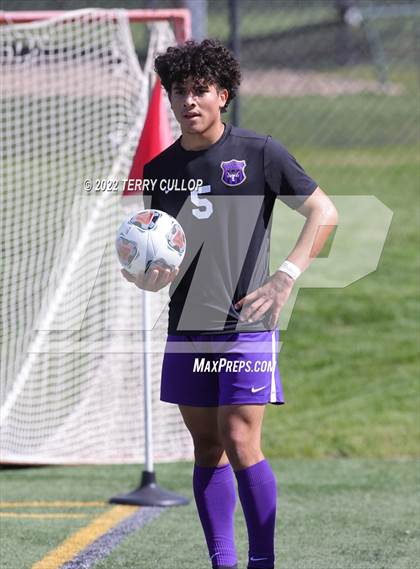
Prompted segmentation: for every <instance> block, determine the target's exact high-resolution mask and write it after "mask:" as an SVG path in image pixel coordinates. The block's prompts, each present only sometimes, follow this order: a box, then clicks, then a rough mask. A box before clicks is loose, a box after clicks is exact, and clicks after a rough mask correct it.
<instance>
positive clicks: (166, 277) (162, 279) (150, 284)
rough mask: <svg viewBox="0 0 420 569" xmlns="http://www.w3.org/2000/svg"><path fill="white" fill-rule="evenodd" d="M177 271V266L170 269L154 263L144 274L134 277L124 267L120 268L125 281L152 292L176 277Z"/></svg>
mask: <svg viewBox="0 0 420 569" xmlns="http://www.w3.org/2000/svg"><path fill="white" fill-rule="evenodd" d="M178 272H179V269H178V268H177V269H173V270H171V269H168V268H164V267H161V266H159V265H154V266H153V267H150V269H149V270H148V271H147V272H146V273H145V274H139V275H137V277H134V276H133V275H131V274H130V273H129V272H128V271H126V270H125V269H121V274H122V276H123V277H124V278H125V279H126V280H127V281H129V282H130V283H133V284H135V285H136V287H138V288H140V289H143V290H149V291H152V292H157V291H158V290H160V289H162V288H164V287H165V286H167V285H168V284H170V283H171V282H172V281H173V280H174V279H175V278H176V276H177V274H178Z"/></svg>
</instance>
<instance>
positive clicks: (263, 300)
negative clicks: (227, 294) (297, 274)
mask: <svg viewBox="0 0 420 569" xmlns="http://www.w3.org/2000/svg"><path fill="white" fill-rule="evenodd" d="M294 282H295V281H294V280H293V279H292V277H290V276H289V275H288V274H286V273H284V272H282V271H276V272H275V273H274V274H273V275H271V276H270V277H269V278H268V279H267V281H266V282H265V283H264V284H263V286H261V287H260V288H257V289H256V290H254V291H253V292H251V293H250V294H247V295H246V296H244V297H243V298H241V300H239V301H238V302H237V303H236V304H235V308H236V309H237V310H239V309H241V314H240V317H239V319H240V320H241V321H242V322H257V321H259V320H261V319H262V317H263V316H264V315H265V316H266V317H268V318H269V320H268V325H269V327H270V328H274V326H276V325H277V322H278V319H279V316H280V311H281V309H282V308H283V306H284V305H285V304H286V302H287V299H288V298H289V296H290V293H291V292H292V288H293V285H294Z"/></svg>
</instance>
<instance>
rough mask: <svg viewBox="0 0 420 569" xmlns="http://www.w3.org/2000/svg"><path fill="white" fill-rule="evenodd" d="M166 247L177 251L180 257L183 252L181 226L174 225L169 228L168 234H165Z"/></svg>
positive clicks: (183, 239)
mask: <svg viewBox="0 0 420 569" xmlns="http://www.w3.org/2000/svg"><path fill="white" fill-rule="evenodd" d="M166 238H167V239H168V245H169V247H170V249H173V250H174V251H178V253H179V254H180V255H182V254H183V253H184V251H185V235H184V232H183V231H182V229H181V226H180V225H178V224H177V223H174V224H173V225H172V227H171V230H170V232H169V233H168V234H167V236H166Z"/></svg>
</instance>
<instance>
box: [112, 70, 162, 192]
mask: <svg viewBox="0 0 420 569" xmlns="http://www.w3.org/2000/svg"><path fill="white" fill-rule="evenodd" d="M172 142H173V137H172V133H171V128H170V126H169V118H168V113H167V111H166V107H165V101H164V99H163V94H162V88H161V83H160V79H159V78H158V79H157V80H156V83H155V86H154V87H153V92H152V97H151V99H150V104H149V108H148V110H147V116H146V120H145V121H144V125H143V130H142V133H141V136H140V140H139V143H138V145H137V149H136V153H135V155H134V160H133V165H132V166H131V171H130V174H129V176H128V180H138V179H142V178H143V168H144V165H145V164H147V163H148V162H150V160H152V159H153V158H154V157H155V156H157V155H158V154H160V153H161V152H162V151H163V150H165V148H168V146H169V145H170V144H172ZM129 188H131V191H130V189H129ZM139 193H141V189H140V188H137V189H135V185H132V184H130V185H128V182H127V184H126V186H125V188H124V191H123V196H133V195H136V194H139Z"/></svg>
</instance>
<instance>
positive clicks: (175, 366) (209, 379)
mask: <svg viewBox="0 0 420 569" xmlns="http://www.w3.org/2000/svg"><path fill="white" fill-rule="evenodd" d="M278 342H279V333H278V330H273V331H268V332H251V333H250V332H240V333H234V334H198V335H193V336H178V335H171V334H169V335H168V338H167V342H166V348H165V355H164V358H163V364H162V382H161V392H160V399H161V401H166V402H167V403H176V404H178V405H192V406H194V407H218V406H219V405H265V404H266V403H273V404H274V405H281V404H283V403H284V399H283V388H282V385H281V379H280V374H279V370H278V367H277V354H278Z"/></svg>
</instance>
